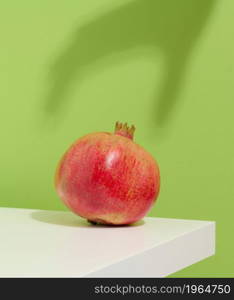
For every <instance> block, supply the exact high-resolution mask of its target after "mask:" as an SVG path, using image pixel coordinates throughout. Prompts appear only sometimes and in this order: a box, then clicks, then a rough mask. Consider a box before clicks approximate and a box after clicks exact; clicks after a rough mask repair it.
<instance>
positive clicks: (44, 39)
mask: <svg viewBox="0 0 234 300" xmlns="http://www.w3.org/2000/svg"><path fill="white" fill-rule="evenodd" d="M233 14H234V1H232V0H225V1H218V0H177V1H173V0H132V1H126V0H115V1H114V0H113V1H109V0H99V1H96V0H79V1H77V0H69V1H67V0H61V1H57V0H41V1H30V0H22V1H16V0H15V1H7V0H2V1H1V2H0V34H1V46H0V99H1V109H0V116H1V117H0V126H1V130H0V140H1V147H0V153H1V155H0V165H1V169H0V206H8V207H27V208H41V209H55V210H63V209H65V207H64V206H63V205H62V204H61V203H60V201H59V199H58V197H57V196H56V194H55V192H54V188H53V176H54V170H55V167H56V164H57V162H58V160H59V158H60V157H61V154H62V153H63V152H64V151H65V150H66V148H67V147H68V146H69V145H70V144H71V143H72V142H73V141H74V140H75V139H76V138H78V137H80V136H82V135H83V134H85V133H88V132H93V131H112V130H113V126H114V123H115V121H116V120H119V121H124V122H125V121H127V122H129V123H130V124H135V126H136V127H137V131H136V135H135V140H136V141H137V142H138V143H140V144H141V145H143V146H144V147H145V148H146V149H148V150H149V151H150V152H151V153H152V154H153V155H154V156H155V157H156V159H157V160H158V162H159V164H160V167H161V176H162V189H161V194H160V198H159V199H158V202H157V204H156V205H155V207H154V208H153V210H152V211H151V212H150V215H151V216H159V217H172V218H186V219H201V220H214V221H216V222H217V254H216V255H215V256H214V257H212V258H209V259H207V260H205V261H203V262H200V263H198V264H195V265H193V266H191V267H189V268H187V269H185V270H183V271H181V272H179V273H177V274H175V276H191V277H194V276H197V277H199V276H212V277H220V276H233V271H234V255H233V253H234V245H233V219H232V218H233V209H234V202H233V201H234V184H233V179H234V176H233V175H234V155H233V153H234V152H233V151H234V141H233V137H234V126H233V110H234V100H233V97H234V40H233V36H234V21H233Z"/></svg>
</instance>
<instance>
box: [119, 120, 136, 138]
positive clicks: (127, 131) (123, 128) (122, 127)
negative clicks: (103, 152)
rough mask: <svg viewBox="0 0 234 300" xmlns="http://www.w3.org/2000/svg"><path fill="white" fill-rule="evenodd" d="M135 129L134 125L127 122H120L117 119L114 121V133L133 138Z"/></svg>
mask: <svg viewBox="0 0 234 300" xmlns="http://www.w3.org/2000/svg"><path fill="white" fill-rule="evenodd" d="M135 130H136V128H135V126H134V125H132V126H131V127H130V126H128V124H127V123H120V122H118V121H117V122H116V123H115V134H118V135H122V136H125V137H127V138H129V139H131V140H133V135H134V132H135Z"/></svg>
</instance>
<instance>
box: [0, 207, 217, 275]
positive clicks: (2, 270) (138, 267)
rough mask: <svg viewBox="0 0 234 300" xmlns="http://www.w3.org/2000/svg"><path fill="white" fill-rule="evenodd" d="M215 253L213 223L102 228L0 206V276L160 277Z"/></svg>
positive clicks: (70, 217) (160, 221)
mask: <svg viewBox="0 0 234 300" xmlns="http://www.w3.org/2000/svg"><path fill="white" fill-rule="evenodd" d="M214 253H215V223H214V222H207V221H193V220H178V219H164V218H145V219H144V222H139V223H138V224H136V225H134V226H127V227H105V226H100V225H99V226H94V225H91V224H89V223H87V222H86V220H84V219H81V218H79V217H77V216H76V215H74V214H72V213H70V212H60V211H45V210H44V211H43V210H31V209H15V208H0V277H164V276H167V275H169V274H171V273H174V272H176V271H179V270H180V269H183V268H185V267H187V266H189V265H191V264H194V263H196V262H198V261H200V260H202V259H204V258H206V257H209V256H211V255H213V254H214Z"/></svg>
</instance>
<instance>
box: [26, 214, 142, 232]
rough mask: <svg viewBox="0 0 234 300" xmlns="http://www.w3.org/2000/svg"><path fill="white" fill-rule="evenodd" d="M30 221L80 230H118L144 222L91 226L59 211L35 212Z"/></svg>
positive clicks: (74, 216) (85, 221) (73, 215)
mask: <svg viewBox="0 0 234 300" xmlns="http://www.w3.org/2000/svg"><path fill="white" fill-rule="evenodd" d="M31 217H32V219H34V220H36V221H39V222H43V223H48V224H54V225H62V226H70V227H80V228H119V227H128V228H129V227H136V226H141V225H143V224H144V223H145V222H144V221H143V220H140V221H138V222H136V223H134V224H131V225H122V226H121V225H119V226H107V225H93V224H91V223H88V221H87V220H85V219H82V218H80V217H77V216H76V215H75V214H72V213H68V212H60V211H46V210H45V211H43V210H41V211H40V210H39V211H35V212H33V213H31Z"/></svg>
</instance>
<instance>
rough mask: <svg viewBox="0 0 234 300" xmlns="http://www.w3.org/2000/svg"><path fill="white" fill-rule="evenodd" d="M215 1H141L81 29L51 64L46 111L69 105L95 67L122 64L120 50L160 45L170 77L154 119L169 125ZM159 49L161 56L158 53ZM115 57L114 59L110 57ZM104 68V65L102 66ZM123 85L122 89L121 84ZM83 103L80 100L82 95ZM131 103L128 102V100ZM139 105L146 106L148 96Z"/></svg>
mask: <svg viewBox="0 0 234 300" xmlns="http://www.w3.org/2000/svg"><path fill="white" fill-rule="evenodd" d="M214 2H215V0H176V1H172V0H135V1H131V2H130V3H128V4H126V5H122V6H121V7H120V8H117V9H115V10H113V11H110V12H108V13H106V14H103V15H101V16H99V17H97V18H96V19H94V20H93V21H91V22H89V23H88V24H86V25H84V26H82V27H80V28H78V30H77V32H76V33H75V34H74V35H73V39H72V41H71V42H70V43H69V45H68V47H67V48H66V49H65V51H63V53H61V55H60V56H59V57H58V58H57V59H56V61H55V62H54V64H53V65H52V66H51V70H50V79H51V86H50V90H49V94H48V97H47V99H46V106H45V110H46V113H47V114H49V115H55V114H57V113H58V112H59V111H61V110H62V107H63V108H65V106H68V104H69V103H68V98H69V97H67V94H68V92H69V91H70V89H71V87H72V85H73V84H74V83H76V85H79V82H80V80H81V79H82V78H85V77H86V76H87V75H88V74H89V72H91V71H93V69H92V68H95V67H94V65H95V63H96V62H99V64H98V67H99V68H104V67H105V64H106V62H107V63H108V65H110V64H111V63H116V62H118V59H119V56H120V55H119V54H120V53H123V52H126V51H129V50H132V49H136V48H138V47H151V48H152V47H153V48H155V49H160V50H161V52H162V53H163V56H164V59H165V70H164V73H165V76H164V78H163V79H162V81H161V85H160V87H159V88H157V89H155V94H154V97H155V99H154V100H155V101H154V102H155V108H154V109H153V116H152V118H153V120H154V124H155V126H156V127H164V126H165V125H166V123H168V122H169V119H170V118H171V117H170V116H171V113H172V112H173V109H174V107H175V105H176V103H177V100H178V94H179V91H180V89H181V87H182V81H183V78H184V75H185V70H186V65H187V62H188V59H189V55H190V53H191V50H192V49H193V47H194V44H195V42H196V41H197V39H198V37H199V35H200V33H201V31H202V29H203V28H204V25H205V23H206V21H207V18H208V16H209V15H210V12H211V10H212V8H213V5H214ZM157 53H158V52H157V51H155V55H157ZM110 58H111V59H110ZM99 70H100V69H99ZM120 88H121V87H120ZM77 101H79V99H77ZM125 105H126V107H127V103H125ZM136 105H142V106H143V105H144V99H143V100H142V102H141V103H136Z"/></svg>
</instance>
